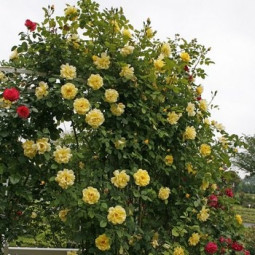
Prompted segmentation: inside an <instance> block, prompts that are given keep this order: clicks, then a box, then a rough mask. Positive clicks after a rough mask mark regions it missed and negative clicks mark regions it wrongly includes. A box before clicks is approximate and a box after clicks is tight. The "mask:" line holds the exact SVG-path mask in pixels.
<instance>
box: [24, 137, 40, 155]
mask: <svg viewBox="0 0 255 255" xmlns="http://www.w3.org/2000/svg"><path fill="white" fill-rule="evenodd" d="M22 147H23V149H24V155H25V156H26V157H28V158H33V157H34V156H35V155H36V152H37V146H36V144H35V143H34V141H31V140H26V141H25V142H24V143H23V144H22Z"/></svg>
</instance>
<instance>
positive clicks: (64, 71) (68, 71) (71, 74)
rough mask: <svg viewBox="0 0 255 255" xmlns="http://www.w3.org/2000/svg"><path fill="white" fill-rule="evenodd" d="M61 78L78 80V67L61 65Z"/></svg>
mask: <svg viewBox="0 0 255 255" xmlns="http://www.w3.org/2000/svg"><path fill="white" fill-rule="evenodd" d="M60 77H62V78H65V79H67V80H73V79H74V78H76V67H74V66H70V65H69V64H65V65H61V67H60Z"/></svg>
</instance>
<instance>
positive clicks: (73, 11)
mask: <svg viewBox="0 0 255 255" xmlns="http://www.w3.org/2000/svg"><path fill="white" fill-rule="evenodd" d="M73 14H77V8H75V7H74V6H70V5H68V6H67V7H66V9H65V16H69V15H73Z"/></svg>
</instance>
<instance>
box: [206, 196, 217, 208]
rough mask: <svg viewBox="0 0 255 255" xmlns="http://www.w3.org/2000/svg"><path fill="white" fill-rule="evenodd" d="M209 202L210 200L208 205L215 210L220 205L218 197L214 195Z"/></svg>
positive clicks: (209, 198)
mask: <svg viewBox="0 0 255 255" xmlns="http://www.w3.org/2000/svg"><path fill="white" fill-rule="evenodd" d="M208 200H209V203H208V205H209V206H211V207H214V208H216V207H217V205H218V197H217V196H216V195H214V194H212V195H210V196H209V197H208Z"/></svg>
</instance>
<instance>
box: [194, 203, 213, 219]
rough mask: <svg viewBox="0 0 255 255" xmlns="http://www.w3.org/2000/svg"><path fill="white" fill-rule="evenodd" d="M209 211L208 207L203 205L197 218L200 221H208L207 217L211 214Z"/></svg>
mask: <svg viewBox="0 0 255 255" xmlns="http://www.w3.org/2000/svg"><path fill="white" fill-rule="evenodd" d="M208 212H209V209H206V208H205V206H203V207H202V209H201V210H200V212H199V213H198V214H197V218H198V219H199V220H200V221H207V219H208V218H209V216H210V214H209V213H208Z"/></svg>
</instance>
